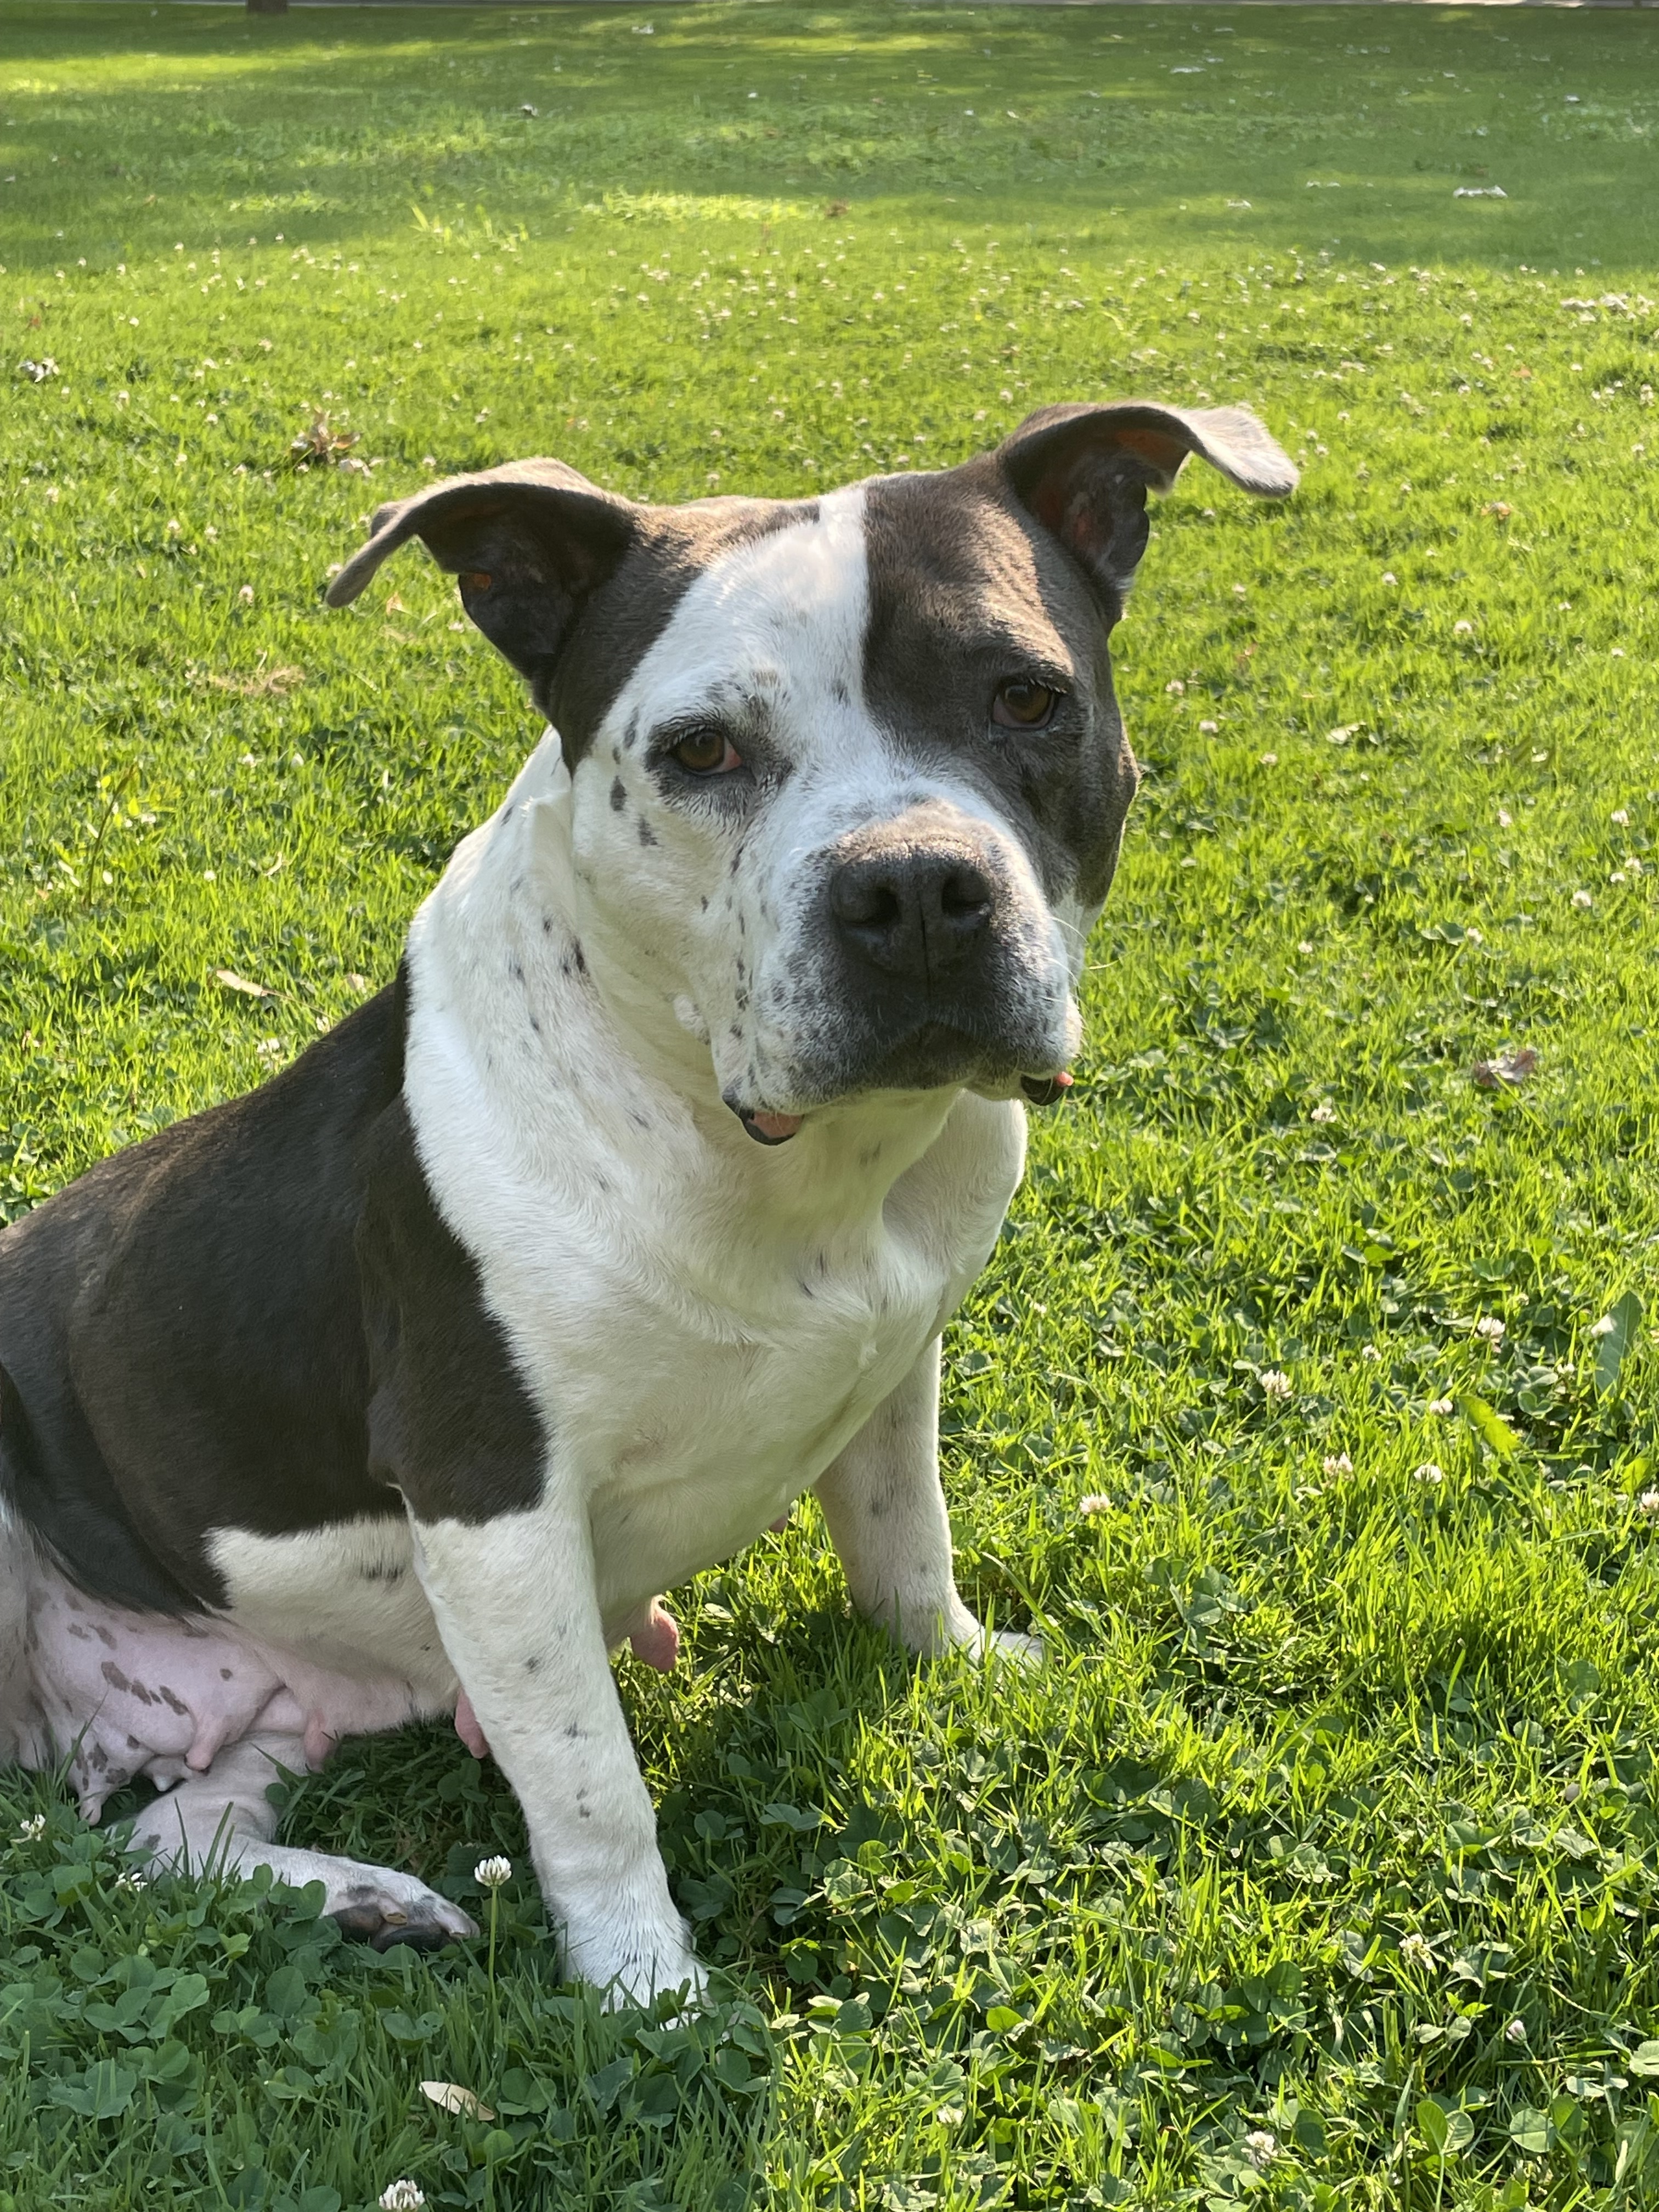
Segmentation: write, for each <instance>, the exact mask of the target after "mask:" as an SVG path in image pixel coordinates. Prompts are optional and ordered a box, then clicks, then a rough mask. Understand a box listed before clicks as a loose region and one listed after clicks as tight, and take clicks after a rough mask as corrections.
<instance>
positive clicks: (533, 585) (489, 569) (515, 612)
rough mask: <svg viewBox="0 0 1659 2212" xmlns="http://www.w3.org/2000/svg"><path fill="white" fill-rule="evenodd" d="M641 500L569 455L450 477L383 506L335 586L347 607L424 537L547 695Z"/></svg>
mask: <svg viewBox="0 0 1659 2212" xmlns="http://www.w3.org/2000/svg"><path fill="white" fill-rule="evenodd" d="M637 529H638V517H637V513H636V510H635V507H633V506H632V505H631V503H630V502H629V501H627V500H625V499H617V498H616V497H614V496H613V495H612V494H611V493H610V492H605V491H601V490H600V489H599V486H598V485H597V484H592V483H589V482H588V481H587V478H586V477H583V476H579V475H578V474H577V473H576V471H575V470H574V469H572V468H567V467H566V466H565V465H564V463H563V462H562V461H544V460H536V461H514V462H513V463H511V464H510V465H508V466H507V467H505V468H500V469H485V470H484V471H482V472H481V473H480V474H479V475H477V476H471V477H448V478H447V480H446V481H445V482H444V483H435V484H433V485H431V486H430V487H428V489H426V490H425V491H418V492H416V494H415V495H414V496H413V497H412V498H410V499H402V500H397V501H393V502H392V505H391V506H389V507H382V508H381V509H380V513H378V514H377V515H376V516H375V517H374V526H373V529H372V532H371V534H370V537H369V540H368V544H367V545H365V546H364V547H363V548H362V550H361V551H360V552H358V553H356V555H354V556H353V557H352V558H351V559H350V560H349V561H348V562H347V563H346V565H345V567H344V568H342V569H341V571H340V573H339V574H338V575H337V576H336V577H335V579H334V580H333V582H332V583H331V585H330V586H329V587H328V592H327V599H328V604H329V605H330V606H331V607H343V606H349V605H350V603H351V601H352V600H353V599H356V596H357V594H358V592H361V591H362V588H363V586H364V585H365V584H366V583H368V580H369V578H370V577H371V576H372V575H373V574H374V571H375V570H376V569H377V568H379V567H380V563H381V562H382V561H384V560H385V559H386V556H388V555H389V554H392V553H395V552H396V551H397V550H398V547H399V546H400V545H402V544H404V543H405V542H406V541H407V540H408V539H409V538H420V539H421V541H422V544H424V545H425V546H426V548H427V550H428V551H429V552H430V554H431V555H432V557H433V558H434V560H435V561H436V562H437V563H438V565H439V567H440V568H447V569H448V570H449V571H450V573H451V574H453V575H457V576H459V579H460V587H461V604H462V605H463V606H464V607H465V609H466V611H467V613H468V614H469V615H471V617H472V619H473V621H474V622H475V623H477V625H478V628H479V629H481V630H482V631H483V634H484V635H485V636H486V637H487V638H488V639H489V641H490V643H491V644H492V645H493V646H495V647H496V648H497V649H498V650H499V651H500V652H501V653H505V655H506V656H507V659H509V660H510V661H511V662H512V663H513V666H514V667H515V668H516V669H518V670H519V671H520V673H521V674H523V675H525V676H527V677H528V678H530V681H531V684H532V686H533V687H536V688H537V690H538V692H539V688H540V683H541V681H542V680H543V679H544V678H546V677H547V676H548V675H550V673H551V671H552V667H553V664H554V663H555V661H556V659H558V656H559V653H560V651H561V650H562V647H563V645H564V642H565V640H566V639H567V638H568V635H569V634H570V629H571V625H572V623H574V620H575V617H576V615H577V612H578V611H579V610H580V606H581V604H582V601H583V600H584V599H586V596H587V594H588V593H589V592H591V591H592V589H593V588H594V586H596V585H598V584H600V583H603V582H604V580H605V578H606V577H607V576H609V575H610V574H611V572H612V570H613V569H614V568H616V566H617V562H619V561H620V560H621V558H622V556H623V554H624V553H625V552H626V551H627V550H628V549H629V545H631V544H633V542H634V539H635V534H636V532H637Z"/></svg>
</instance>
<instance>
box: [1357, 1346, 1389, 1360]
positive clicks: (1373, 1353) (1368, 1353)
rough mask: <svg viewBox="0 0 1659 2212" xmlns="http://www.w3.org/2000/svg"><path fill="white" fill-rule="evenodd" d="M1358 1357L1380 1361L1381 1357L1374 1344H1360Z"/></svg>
mask: <svg viewBox="0 0 1659 2212" xmlns="http://www.w3.org/2000/svg"><path fill="white" fill-rule="evenodd" d="M1359 1357H1360V1358H1362V1359H1381V1358H1382V1357H1383V1355H1382V1353H1381V1352H1379V1351H1378V1350H1377V1348H1376V1346H1375V1345H1374V1344H1362V1345H1361V1346H1360V1347H1359Z"/></svg>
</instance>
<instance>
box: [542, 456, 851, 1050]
mask: <svg viewBox="0 0 1659 2212" xmlns="http://www.w3.org/2000/svg"><path fill="white" fill-rule="evenodd" d="M868 621H869V572H868V562H867V561H866V552H865V541H864V491H863V488H862V486H860V485H854V486H852V487H851V488H850V489H847V490H844V491H838V492H835V493H832V494H830V495H829V496H827V497H826V498H824V499H823V500H821V501H819V502H818V506H817V513H816V514H814V515H812V516H810V517H806V518H803V519H802V520H799V521H796V522H792V523H789V524H787V525H786V526H785V527H783V528H782V529H781V530H775V531H772V532H769V533H768V534H767V535H765V536H764V537H762V538H756V539H754V540H753V541H751V542H750V543H748V544H744V545H740V546H739V547H738V549H737V550H735V551H733V552H731V553H728V554H726V555H725V556H723V557H722V558H721V559H720V560H718V561H716V562H714V563H712V564H711V566H710V567H709V568H707V569H705V570H704V571H703V573H702V575H700V576H699V577H698V578H697V580H696V582H695V583H694V584H693V585H692V586H691V587H690V590H689V591H688V592H686V594H685V596H684V599H682V600H681V601H680V603H679V605H678V606H677V607H676V609H675V611H674V613H673V615H672V617H671V619H670V620H669V622H668V623H667V624H666V626H665V628H664V629H663V631H662V633H661V635H659V637H658V638H657V640H656V641H655V642H654V643H653V646H652V647H651V649H650V651H649V652H648V653H647V654H646V656H645V658H644V659H643V660H642V661H641V663H640V665H639V667H638V668H637V669H636V670H635V673H634V674H633V675H632V676H631V677H630V678H629V680H628V682H627V683H626V684H624V685H623V688H622V690H620V691H619V692H618V694H617V698H616V700H615V702H614V703H613V704H612V706H611V709H610V711H609V712H608V714H606V715H605V720H604V722H603V723H602V724H601V726H600V727H599V731H598V732H597V734H596V736H595V738H594V742H593V744H592V748H591V750H590V751H589V753H588V755H587V757H586V758H585V759H584V760H583V761H582V762H581V763H580V764H579V765H578V767H577V769H576V774H575V778H574V814H573V823H572V836H573V848H574V857H575V860H576V865H577V868H578V872H579V874H580V878H581V880H582V884H583V888H584V891H585V893H586V900H587V902H589V903H590V908H591V911H592V913H593V915H594V917H595V919H596V920H597V921H598V922H599V926H600V927H601V928H602V929H603V930H604V931H605V940H606V944H607V945H608V946H609V947H610V948H611V950H612V951H613V953H614V954H615V955H616V956H617V957H619V958H622V959H623V960H624V961H625V962H626V963H627V964H628V965H629V966H630V967H631V968H632V969H634V970H635V973H636V974H638V975H640V976H641V978H642V979H644V978H646V977H647V976H648V977H650V978H651V979H653V981H654V982H655V983H656V985H657V987H659V989H661V990H662V991H663V992H664V994H665V995H667V996H670V997H673V998H677V999H678V1000H680V1001H681V1002H682V1006H681V1013H680V1018H681V1020H682V1021H683V1022H688V1021H689V1018H690V1016H691V1014H692V1013H693V1012H695V1015H696V1017H697V1018H700V1019H701V1021H702V1023H703V1024H706V1025H707V1026H708V1031H709V1035H710V1042H711V1045H712V1048H713V1050H714V1061H715V1066H716V1070H717V1073H719V1075H720V1079H721V1080H722V1082H725V1081H726V1080H729V1079H731V1078H732V1076H733V1075H734V1074H735V1073H737V1072H738V1070H739V1069H741V1068H742V1067H743V1066H744V1065H745V1063H746V1060H747V1058H748V1054H747V1049H746V1047H745V1044H744V1039H745V1038H746V1036H747V1034H748V1031H749V1029H750V1021H749V1019H748V1018H747V1017H748V1013H749V1009H750V1006H751V1005H752V1002H753V982H754V977H755V975H756V973H757V969H758V968H759V967H761V966H762V965H763V964H765V963H766V960H767V954H768V948H769V945H770V944H771V943H772V942H773V941H775V939H776V937H777V935H778V933H779V930H780V928H781V927H782V926H783V925H784V923H785V919H786V915H787V908H788V903H789V902H788V889H789V886H788V881H787V878H788V872H789V870H788V860H789V853H790V848H791V847H792V845H799V841H800V836H801V835H802V833H803V832H804V831H805V830H806V824H805V823H804V822H803V821H802V819H801V815H802V809H801V807H800V805H799V802H798V800H797V797H796V794H797V793H805V790H806V789H807V787H809V786H810V787H814V788H816V787H818V786H819V785H820V784H822V783H823V782H824V781H829V783H831V784H833V785H836V786H840V787H843V788H844V789H845V792H846V793H847V797H848V803H849V805H852V804H853V803H854V794H856V795H857V802H858V805H859V817H858V818H867V817H868V816H869V814H870V812H871V811H872V809H878V808H879V806H880V805H881V800H882V792H883V787H884V785H885V784H886V783H887V782H889V781H890V780H891V771H890V765H889V764H888V763H887V762H886V760H885V757H884V749H883V747H882V744H881V741H880V738H879V736H878V732H877V731H876V729H875V727H874V726H873V724H872V722H871V720H870V717H869V714H868V713H867V711H866V707H865V703H864V682H863V665H864V649H865V633H866V628H867V625H868ZM703 715H707V716H708V718H709V719H710V720H719V721H720V722H721V723H723V724H725V725H726V726H729V727H730V728H731V729H732V732H733V735H734V738H736V741H737V743H738V747H739V750H742V749H743V744H744V732H745V731H749V732H753V734H754V739H755V743H754V746H753V765H754V767H755V769H756V770H757V774H758V775H759V776H760V778H761V780H762V781H763V787H764V789H763V794H762V795H761V796H760V797H759V798H757V799H756V801H755V802H754V803H753V804H751V805H750V807H749V808H748V809H747V810H746V811H745V810H744V808H743V807H742V806H741V805H734V804H731V803H729V801H730V800H731V799H736V797H737V794H736V793H731V794H728V795H727V798H726V799H722V795H721V794H720V792H719V791H718V790H717V789H716V788H715V787H714V782H713V780H712V779H711V781H710V787H709V789H708V793H707V794H706V795H705V794H702V793H695V792H689V793H688V794H687V798H688V801H689V803H686V804H679V805H676V804H671V803H670V802H669V801H668V800H666V799H665V798H664V797H663V795H662V793H661V792H660V791H659V788H658V785H657V782H656V780H655V777H654V775H653V774H652V772H651V771H650V769H647V766H646V763H645V755H646V753H647V749H648V747H649V744H650V741H651V737H652V733H653V731H656V730H659V729H661V728H662V727H663V726H664V725H665V724H671V725H675V726H685V725H690V724H693V723H695V722H696V720H697V719H698V718H699V717H700V716H703ZM792 825H793V827H792ZM807 834H809V836H810V832H808V833H807ZM800 857H801V858H803V859H804V858H805V848H803V849H802V850H801V854H800ZM734 858H735V860H736V866H735V868H734V866H733V861H734Z"/></svg>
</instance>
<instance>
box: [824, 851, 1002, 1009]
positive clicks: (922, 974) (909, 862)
mask: <svg viewBox="0 0 1659 2212" xmlns="http://www.w3.org/2000/svg"><path fill="white" fill-rule="evenodd" d="M993 906H994V899H993V896H992V891H991V885H990V883H989V881H988V879H987V878H986V876H985V875H984V873H983V872H981V870H980V869H979V868H977V867H975V865H974V863H973V862H972V861H971V860H968V859H966V858H964V856H963V854H961V853H960V852H955V853H952V852H939V851H937V850H931V851H930V850H929V849H927V848H926V847H922V848H917V847H915V846H906V847H904V848H901V849H899V850H896V851H893V852H888V853H871V854H865V855H864V856H863V857H862V858H860V859H859V860H843V861H842V864H841V866H839V867H838V868H837V869H836V872H835V874H834V875H833V876H832V877H831V878H830V879H829V911H830V913H831V915H833V916H834V918H835V924H836V930H837V931H838V932H839V933H840V935H841V938H842V942H843V944H845V945H847V946H848V950H849V951H854V952H856V953H857V954H858V955H859V957H860V959H863V960H866V961H867V962H868V963H870V965H871V966H872V967H873V968H879V969H884V971H885V972H886V973H888V974H889V975H903V976H907V977H912V978H915V979H916V980H918V981H927V980H931V979H932V978H933V977H936V976H939V975H944V974H945V972H946V971H947V970H948V969H953V968H958V967H960V966H961V965H962V964H963V962H964V961H967V960H969V959H971V958H972V957H974V955H975V953H977V952H978V951H979V950H980V948H981V945H982V944H983V941H984V939H985V937H986V935H987V932H988V931H989V929H990V926H991V915H992V910H993Z"/></svg>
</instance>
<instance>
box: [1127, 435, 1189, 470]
mask: <svg viewBox="0 0 1659 2212" xmlns="http://www.w3.org/2000/svg"><path fill="white" fill-rule="evenodd" d="M1115 436H1116V440H1117V443H1118V444H1119V445H1120V446H1127V447H1128V448H1129V451H1130V452H1131V453H1139V455H1140V456H1141V458H1142V459H1143V460H1148V461H1150V462H1151V463H1152V466H1153V467H1154V468H1155V469H1156V470H1157V471H1158V473H1159V475H1160V476H1166V477H1172V476H1173V475H1174V474H1175V472H1176V470H1177V469H1178V468H1179V467H1180V466H1181V464H1182V461H1184V460H1185V459H1186V458H1187V453H1188V447H1185V446H1183V445H1181V444H1179V443H1178V442H1177V441H1176V440H1175V439H1174V438H1166V437H1164V436H1163V435H1161V434H1160V433H1159V432H1158V431H1157V430H1119V431H1117V432H1116V433H1115Z"/></svg>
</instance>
